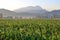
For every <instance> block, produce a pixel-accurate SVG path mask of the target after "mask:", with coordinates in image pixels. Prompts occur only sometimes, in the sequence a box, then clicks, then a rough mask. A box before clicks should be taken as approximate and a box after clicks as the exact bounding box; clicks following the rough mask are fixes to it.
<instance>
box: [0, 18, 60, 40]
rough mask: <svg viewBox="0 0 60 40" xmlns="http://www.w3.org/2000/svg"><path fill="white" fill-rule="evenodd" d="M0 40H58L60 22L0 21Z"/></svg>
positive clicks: (34, 20) (32, 20) (37, 20)
mask: <svg viewBox="0 0 60 40" xmlns="http://www.w3.org/2000/svg"><path fill="white" fill-rule="evenodd" d="M0 40H60V20H39V19H24V20H23V19H20V20H17V19H15V20H13V19H11V20H8V19H0Z"/></svg>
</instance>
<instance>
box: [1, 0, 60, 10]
mask: <svg viewBox="0 0 60 40" xmlns="http://www.w3.org/2000/svg"><path fill="white" fill-rule="evenodd" d="M59 3H60V0H29V1H28V0H0V9H8V10H11V11H13V10H15V9H19V8H23V7H28V6H37V5H38V6H40V7H42V8H43V9H46V10H48V11H52V10H59V9H60V4H59Z"/></svg>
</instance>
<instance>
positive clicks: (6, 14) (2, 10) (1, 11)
mask: <svg viewBox="0 0 60 40" xmlns="http://www.w3.org/2000/svg"><path fill="white" fill-rule="evenodd" d="M0 13H2V14H3V16H4V17H7V16H16V14H17V13H16V12H14V11H10V10H7V9H0Z"/></svg>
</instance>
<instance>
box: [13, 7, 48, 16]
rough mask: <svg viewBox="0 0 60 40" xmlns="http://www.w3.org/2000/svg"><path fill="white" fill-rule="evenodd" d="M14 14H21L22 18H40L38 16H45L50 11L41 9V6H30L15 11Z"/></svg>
mask: <svg viewBox="0 0 60 40" xmlns="http://www.w3.org/2000/svg"><path fill="white" fill-rule="evenodd" d="M14 12H17V13H19V14H20V15H21V16H38V15H45V14H44V13H46V12H48V11H47V10H45V9H43V8H41V7H40V6H28V7H24V8H19V9H16V10H14Z"/></svg>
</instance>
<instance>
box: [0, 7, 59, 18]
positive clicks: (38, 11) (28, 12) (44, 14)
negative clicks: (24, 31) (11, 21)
mask: <svg viewBox="0 0 60 40" xmlns="http://www.w3.org/2000/svg"><path fill="white" fill-rule="evenodd" d="M0 13H2V14H3V16H4V17H8V16H12V17H13V16H15V17H37V18H60V10H53V11H50V12H49V11H47V10H46V9H43V8H41V7H40V6H28V7H24V8H19V9H16V10H14V11H10V10H7V9H0Z"/></svg>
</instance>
